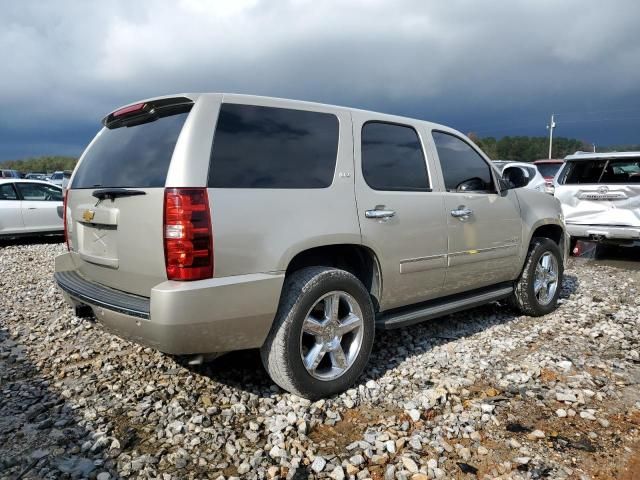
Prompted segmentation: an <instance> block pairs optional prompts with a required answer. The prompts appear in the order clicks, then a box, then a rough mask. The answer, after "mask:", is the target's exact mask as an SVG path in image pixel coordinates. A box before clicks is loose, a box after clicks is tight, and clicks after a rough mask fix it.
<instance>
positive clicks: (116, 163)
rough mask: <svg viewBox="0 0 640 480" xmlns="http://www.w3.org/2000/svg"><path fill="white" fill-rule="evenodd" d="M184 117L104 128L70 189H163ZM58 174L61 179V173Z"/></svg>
mask: <svg viewBox="0 0 640 480" xmlns="http://www.w3.org/2000/svg"><path fill="white" fill-rule="evenodd" d="M188 114H189V113H188V112H183V113H178V114H173V115H169V116H164V117H163V116H160V117H159V118H157V119H156V120H154V121H150V122H146V123H140V124H137V125H132V126H121V127H118V128H113V129H108V128H105V129H104V130H102V132H101V133H100V134H99V136H98V137H97V138H96V140H95V142H94V143H93V145H92V146H91V148H89V150H88V151H87V152H86V154H85V157H84V159H83V160H82V162H81V163H80V165H79V166H78V171H77V172H76V175H75V177H74V179H73V185H72V186H71V188H94V187H138V188H153V187H164V185H165V182H166V180H167V171H168V170H169V163H170V162H171V156H172V155H173V150H174V148H175V146H176V142H177V141H178V135H179V134H180V131H181V130H182V126H183V125H184V122H185V120H186V119H187V115H188ZM158 115H161V113H159V114H158ZM58 175H59V178H62V173H59V174H58Z"/></svg>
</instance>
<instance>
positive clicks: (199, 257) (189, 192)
mask: <svg viewBox="0 0 640 480" xmlns="http://www.w3.org/2000/svg"><path fill="white" fill-rule="evenodd" d="M164 260H165V265H166V268H167V278H168V279H169V280H202V279H205V278H211V277H212V276H213V234H212V232H211V214H210V212H209V198H208V196H207V189H206V188H167V189H166V190H165V192H164Z"/></svg>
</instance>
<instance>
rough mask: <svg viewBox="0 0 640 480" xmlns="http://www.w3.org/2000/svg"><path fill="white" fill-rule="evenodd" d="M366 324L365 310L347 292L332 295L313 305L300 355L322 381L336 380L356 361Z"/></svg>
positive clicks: (302, 339)
mask: <svg viewBox="0 0 640 480" xmlns="http://www.w3.org/2000/svg"><path fill="white" fill-rule="evenodd" d="M363 332H364V325H363V320H362V310H361V309H360V306H359V305H358V302H356V300H355V298H353V297H352V296H351V295H349V294H348V293H347V292H342V291H333V292H329V293H327V294H325V295H323V296H322V297H320V299H318V301H316V303H315V304H314V305H313V307H311V309H310V310H309V312H308V313H307V316H306V317H305V319H304V323H303V324H302V334H301V336H300V355H301V357H302V362H303V364H304V366H305V368H306V369H307V372H309V375H311V376H312V377H314V378H317V379H318V380H325V381H329V380H335V379H336V378H339V377H340V376H342V375H343V374H344V373H345V372H346V371H347V370H349V368H351V366H352V365H353V363H354V362H355V360H356V358H357V357H358V354H359V353H360V347H361V346H362V336H363Z"/></svg>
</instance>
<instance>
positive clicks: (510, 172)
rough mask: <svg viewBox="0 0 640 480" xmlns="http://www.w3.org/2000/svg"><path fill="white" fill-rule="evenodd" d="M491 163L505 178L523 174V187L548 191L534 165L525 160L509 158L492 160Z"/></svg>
mask: <svg viewBox="0 0 640 480" xmlns="http://www.w3.org/2000/svg"><path fill="white" fill-rule="evenodd" d="M493 165H494V166H495V167H496V168H497V169H498V171H499V172H500V174H501V175H502V176H503V177H504V178H505V180H507V181H512V179H513V178H514V176H517V177H520V176H522V175H523V176H524V181H525V182H526V183H525V186H524V188H528V189H530V190H537V191H539V192H547V193H549V191H548V189H547V183H546V182H545V180H544V177H543V176H542V175H541V174H540V172H539V171H538V168H537V167H536V166H535V165H533V164H531V163H525V162H512V161H510V160H494V161H493Z"/></svg>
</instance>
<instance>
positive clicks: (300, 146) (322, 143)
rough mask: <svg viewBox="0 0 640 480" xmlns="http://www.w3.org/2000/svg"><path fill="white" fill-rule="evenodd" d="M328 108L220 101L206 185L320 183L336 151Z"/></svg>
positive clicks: (328, 177) (327, 181)
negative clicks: (290, 107) (279, 106)
mask: <svg viewBox="0 0 640 480" xmlns="http://www.w3.org/2000/svg"><path fill="white" fill-rule="evenodd" d="M338 130H339V124H338V118H337V117H336V116H335V115H333V114H330V113H322V112H310V111H305V110H292V109H288V108H275V107H262V106H257V105H242V104H234V103H225V104H223V105H222V107H221V109H220V115H219V117H218V124H217V127H216V132H215V135H214V140H213V148H212V150H211V166H210V168H209V187H211V188H326V187H328V186H330V185H331V183H332V182H333V175H334V172H335V168H336V159H337V155H338Z"/></svg>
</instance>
